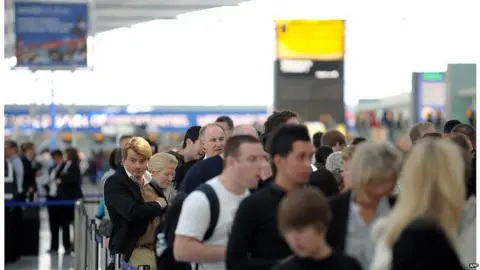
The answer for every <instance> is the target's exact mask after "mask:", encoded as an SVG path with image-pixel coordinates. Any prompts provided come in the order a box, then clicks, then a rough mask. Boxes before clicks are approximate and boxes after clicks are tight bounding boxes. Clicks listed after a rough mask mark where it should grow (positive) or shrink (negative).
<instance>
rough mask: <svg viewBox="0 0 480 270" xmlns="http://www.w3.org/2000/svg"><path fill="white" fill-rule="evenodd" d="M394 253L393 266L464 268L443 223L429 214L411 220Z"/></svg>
mask: <svg viewBox="0 0 480 270" xmlns="http://www.w3.org/2000/svg"><path fill="white" fill-rule="evenodd" d="M392 253H393V254H392V255H393V256H392V263H391V269H392V270H404V269H408V270H425V269H449V270H462V269H464V268H463V266H462V264H461V263H460V259H459V258H458V256H457V253H456V252H455V250H454V248H453V247H452V245H451V244H450V242H449V241H448V240H447V237H446V235H445V233H444V231H443V230H442V228H441V227H440V225H439V224H438V223H437V222H436V221H435V220H432V219H429V218H419V219H417V220H414V221H413V222H411V223H410V224H409V225H408V226H407V227H406V228H405V229H404V230H403V231H402V233H401V234H400V236H399V238H398V240H397V241H396V242H395V244H394V246H393V252H392ZM472 263H473V262H472Z"/></svg>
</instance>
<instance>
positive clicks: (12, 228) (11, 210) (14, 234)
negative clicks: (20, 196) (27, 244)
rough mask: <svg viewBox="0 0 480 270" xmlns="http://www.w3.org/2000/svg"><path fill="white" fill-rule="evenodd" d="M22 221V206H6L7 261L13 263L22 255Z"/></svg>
mask: <svg viewBox="0 0 480 270" xmlns="http://www.w3.org/2000/svg"><path fill="white" fill-rule="evenodd" d="M21 223H22V209H21V208H20V207H5V263H12V262H15V261H17V260H18V259H20V256H21V249H20V245H21V241H20V240H19V239H21V237H20V236H21V232H20V230H21Z"/></svg>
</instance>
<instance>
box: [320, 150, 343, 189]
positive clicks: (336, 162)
mask: <svg viewBox="0 0 480 270" xmlns="http://www.w3.org/2000/svg"><path fill="white" fill-rule="evenodd" d="M325 168H326V169H327V170H328V171H329V172H331V173H332V174H333V175H334V176H335V179H336V180H337V184H338V187H339V189H340V191H342V190H343V189H344V186H345V185H344V183H343V177H342V173H343V169H344V163H343V157H342V152H341V151H337V152H333V153H331V154H330V155H329V156H328V157H327V161H326V162H325Z"/></svg>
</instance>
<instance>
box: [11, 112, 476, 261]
mask: <svg viewBox="0 0 480 270" xmlns="http://www.w3.org/2000/svg"><path fill="white" fill-rule="evenodd" d="M409 138H410V141H411V144H409V145H405V144H402V145H393V144H391V143H389V142H386V141H382V142H379V141H371V140H369V139H368V138H360V137H359V138H355V139H354V140H353V141H352V142H348V141H347V139H346V138H345V136H344V135H343V134H342V133H341V132H339V131H337V130H328V131H327V132H325V133H324V134H321V133H317V134H315V135H314V136H313V138H311V137H310V135H309V131H308V129H307V127H306V126H304V125H303V124H302V123H301V118H300V116H299V115H297V114H296V113H295V112H291V111H286V110H284V111H276V112H273V113H272V114H271V115H270V116H269V117H268V119H267V120H266V122H265V123H264V132H263V133H260V132H258V131H257V130H256V129H255V128H254V127H253V126H250V125H234V123H233V121H232V120H231V119H230V118H229V117H228V116H224V117H220V118H219V119H217V121H216V122H214V123H210V124H207V125H205V126H202V127H200V126H193V127H190V128H189V129H188V130H187V132H186V133H185V137H184V141H183V145H182V147H181V148H180V149H179V150H175V151H174V150H171V151H168V152H160V153H155V152H156V151H155V149H152V146H151V144H150V143H149V142H148V141H147V140H146V139H144V138H142V137H135V136H124V137H122V139H121V142H120V147H119V148H117V149H115V150H114V151H112V153H111V155H110V162H109V164H110V168H111V169H110V171H108V172H107V173H105V175H104V176H103V178H102V181H101V183H102V185H101V186H102V192H103V195H104V201H103V202H102V203H101V205H100V209H99V210H100V211H99V213H98V214H97V217H98V218H99V219H101V220H102V221H101V225H100V231H101V233H102V234H103V235H104V236H106V237H108V239H109V240H108V248H109V250H110V253H111V254H122V255H124V258H125V261H126V262H128V263H129V264H130V265H132V266H135V267H136V266H139V265H148V266H150V268H151V269H159V270H162V269H167V270H177V269H179V270H180V269H182V270H189V269H194V270H222V269H228V270H264V269H265V270H267V269H275V270H289V269H296V270H297V269H298V270H301V269H305V270H308V269H325V270H328V269H338V270H343V269H345V270H347V269H351V270H356V269H364V270H367V269H372V270H384V269H385V270H386V269H392V270H397V269H402V270H404V269H409V270H416V269H422V270H424V269H437V268H442V267H443V268H444V269H449V270H456V269H467V268H469V265H470V264H472V263H475V262H476V257H475V253H476V242H475V238H476V168H475V165H476V154H475V149H476V130H475V128H474V127H472V126H470V125H468V124H464V123H460V122H459V121H456V120H450V121H448V122H447V123H445V125H444V128H443V130H442V131H437V130H436V129H435V126H434V125H433V124H431V123H423V122H422V123H416V124H414V125H413V126H412V127H411V130H410V132H409ZM5 147H6V148H7V144H6V146H5ZM57 154H59V155H60V156H61V154H62V153H61V152H60V153H57ZM52 156H53V153H52ZM60 156H59V162H60V160H61V158H60ZM68 156H69V154H68V153H67V155H66V157H67V158H66V159H63V160H64V161H63V163H64V164H68V162H69V160H72V158H68ZM70 156H71V155H70ZM8 158H9V160H11V161H12V162H11V163H12V164H13V159H15V157H14V156H13V155H11V156H9V157H8ZM70 164H72V162H71V163H70ZM7 165H8V164H7V163H6V166H7ZM58 166H59V165H56V166H55V167H54V168H57V167H58ZM65 166H67V165H65ZM52 171H53V172H52V175H55V176H53V177H51V179H53V181H52V182H53V183H56V185H57V187H56V188H57V196H60V194H63V193H59V190H61V189H62V185H67V183H70V181H69V180H68V176H71V175H72V174H73V173H72V172H71V171H72V170H70V171H69V169H68V168H67V169H62V168H61V167H58V169H53V170H52ZM13 182H15V181H13ZM24 183H25V182H24ZM15 188H16V191H18V192H14V193H18V194H20V193H25V192H24V190H28V189H29V187H28V186H22V188H18V185H17V187H15ZM50 190H51V189H50ZM27 194H28V193H27ZM52 194H53V193H52ZM68 194H69V196H70V195H71V197H69V198H73V197H75V198H78V197H81V191H80V193H78V192H77V191H75V192H74V191H73V190H72V191H69V193H68ZM63 216H64V218H65V219H66V218H67V215H63ZM50 222H51V224H52V221H50ZM57 224H59V225H58V226H59V227H61V228H62V230H63V226H64V225H63V224H66V221H64V222H63V223H62V221H57ZM58 226H57V234H58ZM65 245H68V243H64V246H65ZM57 246H58V239H57V243H56V245H55V244H54V243H53V242H52V250H55V247H57ZM443 268H442V269H443ZM109 269H114V265H113V263H112V264H110V265H109Z"/></svg>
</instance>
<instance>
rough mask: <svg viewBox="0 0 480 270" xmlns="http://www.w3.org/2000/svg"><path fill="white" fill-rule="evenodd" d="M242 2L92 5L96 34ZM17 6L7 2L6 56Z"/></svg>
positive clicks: (101, 0)
mask: <svg viewBox="0 0 480 270" xmlns="http://www.w3.org/2000/svg"><path fill="white" fill-rule="evenodd" d="M26 1H32V0H26ZM32 2H33V1H32ZM39 2H55V1H39ZM57 2H58V1H57ZM61 2H72V3H75V2H76V3H78V2H79V1H78V0H67V1H65V0H63V1H61ZM240 2H244V0H97V1H94V2H92V3H93V4H92V6H93V7H94V10H93V14H92V16H93V17H94V23H93V27H92V32H93V33H92V34H97V33H101V32H105V31H109V30H112V29H116V28H121V27H129V26H131V25H134V24H137V23H141V22H146V21H151V20H158V19H173V18H175V17H176V16H177V15H179V14H184V13H187V12H193V11H198V10H203V9H209V8H214V7H219V6H234V5H237V4H239V3H240ZM13 3H14V0H5V57H11V56H13V55H14V50H13V49H14V41H15V40H14V34H13V29H14V17H13V15H14V13H13V6H14V5H13Z"/></svg>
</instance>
